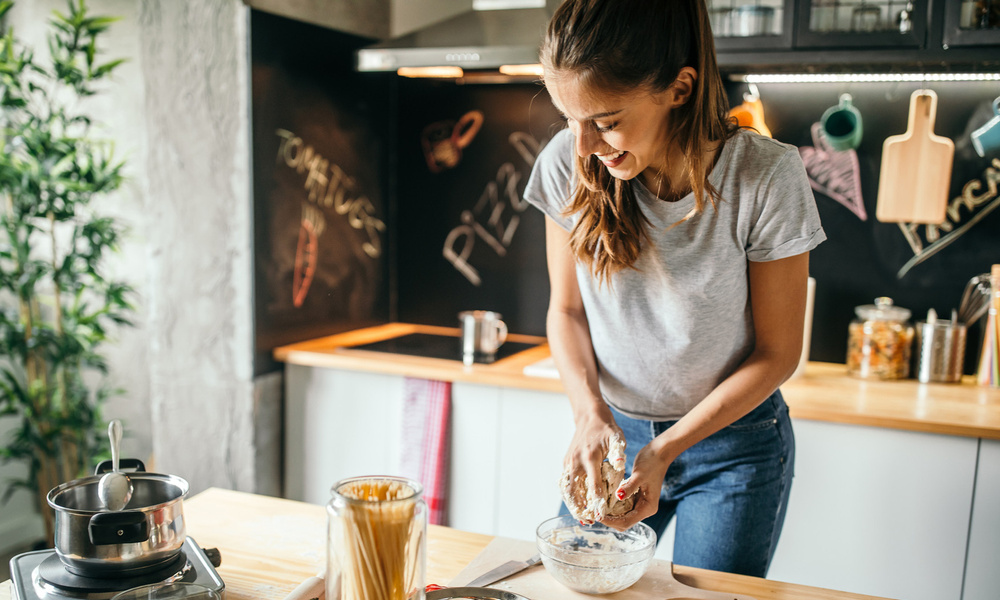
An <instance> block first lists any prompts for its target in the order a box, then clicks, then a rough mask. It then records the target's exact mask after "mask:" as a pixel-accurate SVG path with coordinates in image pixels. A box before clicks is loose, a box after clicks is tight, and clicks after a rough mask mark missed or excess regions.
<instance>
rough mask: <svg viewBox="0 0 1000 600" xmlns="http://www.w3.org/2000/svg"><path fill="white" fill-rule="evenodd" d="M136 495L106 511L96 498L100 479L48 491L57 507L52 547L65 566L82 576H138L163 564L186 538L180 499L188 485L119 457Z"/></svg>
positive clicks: (100, 471) (104, 469)
mask: <svg viewBox="0 0 1000 600" xmlns="http://www.w3.org/2000/svg"><path fill="white" fill-rule="evenodd" d="M121 465H122V468H123V469H128V468H134V469H135V472H132V473H128V476H129V479H131V480H132V485H133V487H134V492H133V494H132V499H131V500H129V503H128V505H126V506H125V510H122V511H118V512H109V511H107V510H106V509H105V508H104V505H103V503H102V502H101V499H100V498H99V497H98V495H97V488H98V482H99V481H100V480H101V475H102V474H103V473H105V472H107V471H108V470H110V461H105V462H103V463H101V464H100V465H98V466H97V470H96V474H95V475H93V476H90V477H84V478H81V479H76V480H73V481H70V482H67V483H64V484H62V485H59V486H57V487H55V488H53V489H52V491H50V492H49V493H48V496H47V498H46V499H47V500H48V503H49V506H51V507H52V508H53V509H55V546H56V554H57V555H58V556H59V560H61V561H62V562H63V564H64V565H65V566H66V568H67V569H68V570H69V571H70V572H72V573H75V574H77V575H82V576H89V577H94V576H107V575H109V574H116V575H124V574H130V575H134V574H138V573H142V572H144V571H147V570H151V569H155V568H157V567H160V566H163V565H166V564H167V563H168V562H170V561H171V560H173V559H174V558H175V557H176V556H177V555H178V553H179V552H180V550H181V546H182V545H183V544H184V539H185V536H186V533H185V527H184V506H183V499H184V496H185V495H187V492H188V482H187V481H185V480H183V479H181V478H180V477H176V476H174V475H162V474H159V473H147V472H146V468H145V466H144V465H143V463H142V461H140V460H137V459H122V461H121Z"/></svg>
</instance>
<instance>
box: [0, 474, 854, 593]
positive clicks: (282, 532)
mask: <svg viewBox="0 0 1000 600" xmlns="http://www.w3.org/2000/svg"><path fill="white" fill-rule="evenodd" d="M184 517H185V519H186V520H187V533H188V535H190V536H191V537H192V538H194V539H195V541H197V542H198V544H199V545H200V546H201V547H203V548H218V549H219V551H220V552H221V554H222V565H221V566H220V567H219V568H218V572H219V575H220V576H221V577H222V579H223V581H225V583H226V600H282V599H283V598H284V597H285V596H286V595H287V594H288V593H289V592H291V591H292V590H293V589H295V587H296V586H297V585H298V584H299V582H301V581H303V580H304V579H306V578H309V577H312V576H313V575H316V574H317V573H318V572H320V571H321V570H322V569H323V565H324V563H325V557H326V554H325V552H326V551H325V542H326V511H325V509H324V507H322V506H318V505H315V504H308V503H305V502H296V501H292V500H283V499H278V498H270V497H267V496H258V495H254V494H247V493H243V492H234V491H230V490H223V489H218V488H212V489H209V490H206V491H204V492H202V493H200V494H198V495H196V496H194V497H192V498H189V499H188V500H186V501H185V502H184ZM428 533H429V535H428V544H427V550H428V559H427V583H438V584H442V585H445V584H447V583H448V582H450V581H451V579H452V578H453V577H455V575H457V574H458V573H459V572H460V571H461V570H462V569H463V568H464V567H465V566H466V565H467V564H468V563H469V562H470V561H472V560H473V559H474V558H475V557H476V555H477V554H479V553H480V552H481V551H482V550H483V549H484V548H486V546H487V545H488V544H489V542H490V540H491V538H490V536H486V535H480V534H475V533H469V532H465V531H459V530H456V529H449V528H447V527H439V526H435V525H431V526H429V532H428ZM673 570H674V575H675V577H676V578H677V579H678V580H679V581H681V582H682V583H685V584H687V585H690V586H694V587H698V588H701V589H707V590H717V591H723V592H730V593H733V594H743V595H749V596H752V597H753V598H755V599H756V600H792V599H794V600H852V599H853V600H860V599H862V598H869V599H870V598H873V597H872V596H859V595H856V594H848V593H844V592H837V591H833V590H824V589H819V588H812V587H806V586H800V585H792V584H786V583H780V582H775V581H770V580H766V579H758V578H756V577H745V576H740V575H730V574H727V573H718V572H714V571H705V570H702V569H692V568H688V567H682V566H674V569H673ZM568 593H569V592H568V591H567V594H568ZM621 593H624V592H621ZM10 594H11V592H10V583H9V582H4V583H3V584H0V599H2V600H8V599H9V598H10ZM616 596H618V594H609V595H606V596H601V597H603V598H608V599H609V600H612V599H613V598H615V597H616ZM532 600H559V598H555V597H553V598H532ZM650 600H665V599H664V598H661V597H656V598H650Z"/></svg>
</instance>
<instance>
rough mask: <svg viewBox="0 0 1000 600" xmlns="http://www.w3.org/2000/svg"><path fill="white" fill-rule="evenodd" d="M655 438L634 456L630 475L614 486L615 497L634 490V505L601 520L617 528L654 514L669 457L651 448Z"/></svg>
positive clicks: (670, 460) (626, 496)
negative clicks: (616, 488)
mask: <svg viewBox="0 0 1000 600" xmlns="http://www.w3.org/2000/svg"><path fill="white" fill-rule="evenodd" d="M655 443H656V441H655V440H654V441H653V442H651V443H649V444H646V446H644V447H643V449H642V450H640V451H639V453H638V454H637V455H636V457H635V462H634V463H633V464H632V476H631V477H629V478H628V479H626V480H625V481H623V482H622V483H621V485H619V486H618V490H617V491H616V492H615V495H616V496H617V497H618V499H619V500H622V499H624V498H628V497H629V496H632V495H633V494H635V506H634V507H633V508H632V510H630V511H629V512H627V513H625V514H624V515H621V516H613V515H608V516H607V517H605V518H604V520H603V521H601V522H602V523H604V524H605V525H607V526H608V527H612V528H614V529H617V530H619V531H625V530H626V529H628V528H629V527H631V526H633V525H635V524H636V523H638V522H639V521H641V520H643V519H645V518H646V517H651V516H653V515H654V514H656V510H657V508H658V507H659V503H660V488H661V487H662V486H663V478H664V477H666V475H667V468H668V467H670V463H671V462H673V460H672V459H665V458H664V457H663V455H662V453H659V452H657V450H656V449H655V448H654V444H655Z"/></svg>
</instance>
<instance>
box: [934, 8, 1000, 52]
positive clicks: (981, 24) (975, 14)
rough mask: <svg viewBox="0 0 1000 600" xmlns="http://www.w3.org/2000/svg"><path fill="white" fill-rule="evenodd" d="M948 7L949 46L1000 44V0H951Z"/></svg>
mask: <svg viewBox="0 0 1000 600" xmlns="http://www.w3.org/2000/svg"><path fill="white" fill-rule="evenodd" d="M944 10H945V12H944V44H945V46H946V47H952V46H980V45H997V44H1000V0H949V1H948V2H945V9H944Z"/></svg>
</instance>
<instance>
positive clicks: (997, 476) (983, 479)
mask: <svg viewBox="0 0 1000 600" xmlns="http://www.w3.org/2000/svg"><path fill="white" fill-rule="evenodd" d="M998 556H1000V441H997V440H982V441H981V442H980V445H979V468H978V469H977V472H976V497H975V499H974V500H973V505H972V524H971V526H970V527H969V557H968V561H967V564H966V571H965V590H964V593H963V594H962V598H963V600H996V598H997V597H1000V559H998V558H997V557H998Z"/></svg>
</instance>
